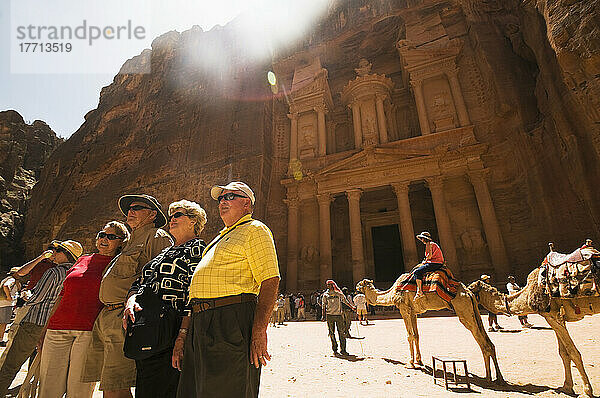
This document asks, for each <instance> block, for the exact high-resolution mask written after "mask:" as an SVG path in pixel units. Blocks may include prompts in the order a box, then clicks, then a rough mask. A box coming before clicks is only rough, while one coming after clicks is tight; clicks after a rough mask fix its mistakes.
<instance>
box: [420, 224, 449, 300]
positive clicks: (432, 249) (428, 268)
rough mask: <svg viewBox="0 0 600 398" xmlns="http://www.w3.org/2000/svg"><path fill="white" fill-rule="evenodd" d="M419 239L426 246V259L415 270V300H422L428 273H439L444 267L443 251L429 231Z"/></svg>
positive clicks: (423, 233) (424, 232)
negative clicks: (424, 278)
mask: <svg viewBox="0 0 600 398" xmlns="http://www.w3.org/2000/svg"><path fill="white" fill-rule="evenodd" d="M417 239H419V240H420V241H421V242H423V243H424V244H425V259H424V260H423V261H422V262H421V264H420V265H419V266H417V268H415V269H414V270H413V275H414V276H415V278H416V282H417V292H416V294H415V297H414V300H417V299H420V298H422V297H423V296H424V295H423V277H424V276H425V273H426V272H433V271H437V270H438V269H440V268H442V267H443V266H444V255H443V254H442V249H440V247H439V246H438V244H437V243H435V242H434V241H433V239H431V235H430V234H429V232H427V231H423V232H421V233H420V234H419V235H417Z"/></svg>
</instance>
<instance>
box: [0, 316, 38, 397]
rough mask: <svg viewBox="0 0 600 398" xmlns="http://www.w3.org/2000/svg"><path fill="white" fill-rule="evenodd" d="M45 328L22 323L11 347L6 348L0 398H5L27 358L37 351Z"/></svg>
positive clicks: (1, 370)
mask: <svg viewBox="0 0 600 398" xmlns="http://www.w3.org/2000/svg"><path fill="white" fill-rule="evenodd" d="M43 331H44V327H43V326H39V325H36V324H34V323H29V322H22V323H21V324H20V325H19V328H18V329H17V331H16V332H15V335H14V336H13V338H12V341H11V344H10V347H7V348H6V351H7V352H6V357H5V358H4V363H2V366H1V367H0V397H4V396H5V395H6V393H7V392H8V388H9V387H10V385H11V383H12V382H13V380H14V378H15V376H16V375H17V373H18V372H19V369H21V366H23V364H24V363H25V361H26V360H27V358H29V356H30V355H31V354H32V353H33V350H35V346H36V345H37V343H38V341H39V340H40V337H41V336H42V332H43Z"/></svg>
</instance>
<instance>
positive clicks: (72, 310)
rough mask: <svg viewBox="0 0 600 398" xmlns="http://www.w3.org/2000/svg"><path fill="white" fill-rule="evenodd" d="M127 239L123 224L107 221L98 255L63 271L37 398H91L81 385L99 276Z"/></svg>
mask: <svg viewBox="0 0 600 398" xmlns="http://www.w3.org/2000/svg"><path fill="white" fill-rule="evenodd" d="M128 238H129V231H128V230H127V227H126V226H125V224H123V223H120V222H118V221H111V222H109V223H108V224H106V225H105V226H104V228H102V229H101V230H100V231H99V232H98V233H97V234H96V249H97V250H98V253H93V254H89V255H86V256H81V257H79V259H78V260H77V262H76V263H75V264H73V266H72V267H71V268H70V269H69V270H68V271H67V276H66V278H65V280H64V282H63V288H62V292H61V293H60V296H59V298H58V300H60V301H58V302H57V304H56V305H55V307H56V310H55V311H54V314H53V315H52V316H51V317H50V319H49V321H48V325H47V331H46V336H45V337H44V344H43V347H42V354H41V355H42V357H41V361H40V392H39V393H40V397H43V398H60V397H62V396H63V394H66V396H67V398H69V397H76V398H86V397H91V396H92V394H93V391H94V384H95V383H86V382H82V381H81V371H82V369H83V361H84V359H85V356H86V353H87V349H88V346H89V344H90V341H91V340H92V327H93V326H94V321H95V320H96V317H97V316H98V314H99V313H100V310H101V309H102V307H103V305H102V303H101V302H100V300H99V299H98V292H99V290H100V281H101V280H102V274H103V272H104V270H105V269H106V267H107V266H108V263H109V262H110V260H112V258H113V257H114V256H115V255H117V253H119V251H120V249H121V247H123V244H124V242H125V241H127V239H128Z"/></svg>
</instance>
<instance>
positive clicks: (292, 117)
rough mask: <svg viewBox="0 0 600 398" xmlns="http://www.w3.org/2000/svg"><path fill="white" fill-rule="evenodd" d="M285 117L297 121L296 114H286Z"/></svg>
mask: <svg viewBox="0 0 600 398" xmlns="http://www.w3.org/2000/svg"><path fill="white" fill-rule="evenodd" d="M287 117H288V118H289V119H290V120H297V119H298V112H293V113H288V114H287Z"/></svg>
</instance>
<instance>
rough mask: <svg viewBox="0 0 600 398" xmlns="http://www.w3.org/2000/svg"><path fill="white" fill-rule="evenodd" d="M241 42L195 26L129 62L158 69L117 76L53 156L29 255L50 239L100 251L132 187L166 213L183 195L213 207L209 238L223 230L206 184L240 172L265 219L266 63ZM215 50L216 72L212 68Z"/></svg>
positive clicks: (39, 189) (34, 209)
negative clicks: (102, 233) (101, 235)
mask: <svg viewBox="0 0 600 398" xmlns="http://www.w3.org/2000/svg"><path fill="white" fill-rule="evenodd" d="M238 42H239V40H237V39H236V37H235V36H234V33H233V32H230V31H228V30H225V29H218V28H215V29H213V30H212V31H210V32H202V30H201V29H199V28H193V29H191V30H188V31H186V32H184V33H182V34H180V33H176V32H170V33H167V34H164V35H162V36H161V37H159V38H157V39H156V40H154V42H153V44H152V50H151V51H150V50H147V51H145V52H143V53H142V54H141V55H139V56H137V57H135V58H133V59H131V60H129V61H128V62H127V63H126V64H125V65H124V66H123V70H126V69H127V68H129V67H130V66H131V65H133V64H135V63H151V68H152V73H151V74H146V75H139V74H119V75H117V76H116V77H115V79H114V81H113V83H112V84H111V85H109V86H107V87H105V88H104V89H103V90H102V92H101V94H100V102H99V105H98V108H97V109H95V110H92V111H90V112H89V113H88V114H87V115H86V117H85V122H84V123H83V125H82V126H81V127H80V128H79V130H78V131H77V132H75V133H74V134H73V136H72V137H71V138H70V139H69V140H67V141H66V142H65V143H64V144H63V145H61V146H60V148H59V149H58V150H57V151H56V152H55V153H54V154H53V155H52V156H51V157H50V159H49V160H48V162H47V165H46V167H45V168H44V170H43V173H42V178H41V181H40V183H39V184H38V186H36V189H35V191H34V196H35V202H34V204H33V205H32V206H31V209H30V214H29V215H28V218H27V233H26V237H25V242H26V244H27V250H28V252H30V253H33V252H35V251H37V250H39V249H40V248H41V247H42V245H43V244H45V242H47V241H48V240H49V239H51V238H59V239H67V238H72V239H77V240H79V241H80V242H81V243H82V244H83V245H84V248H85V250H86V251H91V250H93V248H94V246H93V239H94V237H95V233H96V232H97V231H98V230H99V229H101V228H102V226H103V225H104V223H106V222H108V221H110V220H113V219H119V220H122V219H123V217H122V215H121V214H120V213H119V211H118V208H117V200H118V198H119V197H120V196H121V195H123V194H129V193H147V194H150V195H153V196H155V197H156V198H157V199H158V200H159V201H160V202H161V203H162V205H163V207H164V208H165V210H166V207H167V206H168V204H169V203H171V202H173V201H175V200H179V199H181V198H187V199H190V200H195V201H197V202H198V203H200V204H201V205H202V206H203V207H204V208H205V209H206V211H207V213H208V217H209V223H208V224H207V231H206V232H205V234H204V238H205V239H208V238H209V237H210V238H212V236H214V234H215V232H216V231H218V230H219V229H220V228H221V227H222V224H221V223H220V219H219V218H218V213H217V210H216V206H215V205H214V201H213V200H212V199H210V196H209V193H208V187H209V186H211V185H212V184H215V183H223V182H226V181H227V180H229V179H231V178H242V179H244V180H246V181H247V182H248V184H250V185H251V186H252V187H253V188H254V189H255V190H256V192H257V200H258V203H257V205H258V207H257V209H256V211H257V215H259V216H260V217H264V215H265V213H264V206H265V203H266V199H267V195H268V192H269V188H268V187H269V184H270V179H271V175H270V156H271V122H270V107H271V102H270V101H268V100H265V99H266V98H270V97H269V95H267V94H268V93H270V90H269V89H268V83H267V80H266V76H267V70H268V64H267V63H265V64H256V63H251V61H250V60H249V59H248V57H247V55H246V53H245V50H244V49H243V48H240V47H239V46H238V45H236V43H238ZM209 49H211V50H213V52H211V55H212V56H214V57H219V69H218V70H215V69H212V68H208V66H207V63H206V58H205V56H208V54H207V53H208V52H209ZM217 52H218V53H217ZM211 65H212V64H211Z"/></svg>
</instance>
